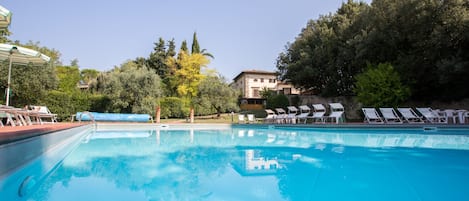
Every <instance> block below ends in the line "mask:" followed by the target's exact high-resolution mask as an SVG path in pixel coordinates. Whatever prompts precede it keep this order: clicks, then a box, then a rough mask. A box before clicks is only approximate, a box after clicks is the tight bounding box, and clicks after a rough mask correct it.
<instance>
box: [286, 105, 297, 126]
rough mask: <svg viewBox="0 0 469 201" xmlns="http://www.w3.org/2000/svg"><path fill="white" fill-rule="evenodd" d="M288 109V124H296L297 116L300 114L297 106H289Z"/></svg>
mask: <svg viewBox="0 0 469 201" xmlns="http://www.w3.org/2000/svg"><path fill="white" fill-rule="evenodd" d="M287 109H288V115H287V118H286V121H287V123H292V124H295V123H296V114H297V113H298V108H296V107H295V106H288V107H287Z"/></svg>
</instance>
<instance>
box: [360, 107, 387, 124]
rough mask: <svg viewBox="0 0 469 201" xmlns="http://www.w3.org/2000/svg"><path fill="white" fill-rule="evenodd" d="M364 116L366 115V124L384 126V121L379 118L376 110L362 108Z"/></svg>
mask: <svg viewBox="0 0 469 201" xmlns="http://www.w3.org/2000/svg"><path fill="white" fill-rule="evenodd" d="M362 111H363V114H364V115H365V120H364V121H365V122H367V123H369V124H383V123H384V121H383V119H382V118H381V116H379V114H378V111H376V109H375V108H362Z"/></svg>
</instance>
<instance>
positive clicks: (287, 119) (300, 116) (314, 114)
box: [264, 103, 344, 124]
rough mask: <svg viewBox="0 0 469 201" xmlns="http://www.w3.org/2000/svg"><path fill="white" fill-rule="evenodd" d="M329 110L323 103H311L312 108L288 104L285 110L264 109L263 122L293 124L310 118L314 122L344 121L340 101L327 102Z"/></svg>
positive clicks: (342, 107) (304, 121)
mask: <svg viewBox="0 0 469 201" xmlns="http://www.w3.org/2000/svg"><path fill="white" fill-rule="evenodd" d="M329 108H330V112H329V113H328V115H326V113H327V109H326V107H325V106H324V105H323V104H313V105H312V108H310V107H309V106H307V105H301V106H299V107H298V108H297V107H295V106H288V107H287V110H288V111H285V110H284V109H283V108H275V109H274V110H275V111H274V110H272V109H266V110H265V112H266V113H267V116H266V118H265V119H264V122H265V123H279V124H284V123H286V124H294V123H306V122H307V121H308V120H311V121H312V122H315V123H326V122H328V121H330V122H335V123H337V124H338V123H339V122H342V121H344V106H342V104H340V103H329Z"/></svg>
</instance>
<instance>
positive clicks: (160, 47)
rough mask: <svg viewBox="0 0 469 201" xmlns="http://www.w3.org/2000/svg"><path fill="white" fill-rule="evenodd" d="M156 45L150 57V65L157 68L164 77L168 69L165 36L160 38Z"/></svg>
mask: <svg viewBox="0 0 469 201" xmlns="http://www.w3.org/2000/svg"><path fill="white" fill-rule="evenodd" d="M154 45H155V47H154V48H153V52H152V53H151V54H150V57H149V58H148V67H149V68H150V69H153V70H155V71H156V73H157V74H158V76H160V77H161V78H163V79H164V77H165V76H166V74H167V71H168V69H167V66H166V63H165V61H166V58H167V56H166V46H165V41H164V39H163V38H159V41H158V42H155V43H154Z"/></svg>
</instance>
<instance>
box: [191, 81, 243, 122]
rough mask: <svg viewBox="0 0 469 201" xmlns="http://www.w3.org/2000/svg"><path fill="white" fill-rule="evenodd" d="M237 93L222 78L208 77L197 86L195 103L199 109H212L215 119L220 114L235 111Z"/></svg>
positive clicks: (236, 108)
mask: <svg viewBox="0 0 469 201" xmlns="http://www.w3.org/2000/svg"><path fill="white" fill-rule="evenodd" d="M238 96H239V92H238V91H237V90H236V89H233V88H231V87H230V86H229V85H228V84H227V83H226V81H225V79H224V78H223V77H220V76H208V77H206V78H205V79H204V80H202V81H201V82H200V84H199V89H198V95H197V97H196V98H195V99H196V100H195V103H196V104H197V105H199V106H200V107H201V108H210V109H214V110H215V111H216V113H217V117H220V115H221V113H222V112H226V111H237V110H239V108H238V104H237V102H238Z"/></svg>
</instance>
